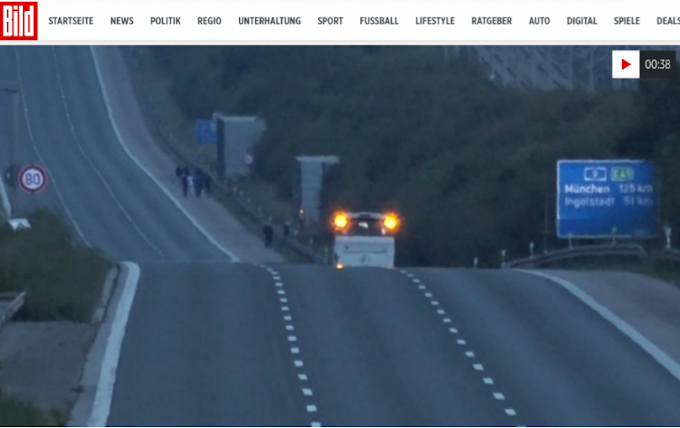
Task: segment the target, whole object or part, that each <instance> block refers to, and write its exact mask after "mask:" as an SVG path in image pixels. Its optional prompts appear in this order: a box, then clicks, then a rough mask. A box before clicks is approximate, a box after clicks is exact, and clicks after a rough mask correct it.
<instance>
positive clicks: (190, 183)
mask: <svg viewBox="0 0 680 428" xmlns="http://www.w3.org/2000/svg"><path fill="white" fill-rule="evenodd" d="M175 176H176V177H177V180H178V181H179V183H180V185H181V186H182V193H183V194H184V196H188V195H189V193H191V194H193V195H195V196H196V197H199V198H200V197H201V193H202V192H203V190H204V189H205V192H206V193H207V194H210V184H211V177H210V174H206V173H205V172H204V171H202V170H201V169H200V168H193V169H190V168H189V167H188V166H185V167H181V166H177V168H176V169H175ZM262 232H263V234H264V245H265V247H266V248H272V246H273V243H274V226H273V225H272V219H271V217H270V218H269V219H268V221H267V222H266V223H265V224H264V226H263V228H262ZM290 232H291V230H290V223H289V222H286V223H285V224H284V226H283V238H284V239H287V238H288V237H289V236H290Z"/></svg>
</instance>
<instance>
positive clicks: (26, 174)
mask: <svg viewBox="0 0 680 428" xmlns="http://www.w3.org/2000/svg"><path fill="white" fill-rule="evenodd" d="M19 185H20V186H21V188H22V189H24V190H25V191H26V192H28V193H38V192H40V191H41V190H43V189H44V188H45V186H46V185H47V173H46V172H45V170H44V169H43V168H42V167H40V166H37V165H29V166H26V167H24V168H23V169H22V170H21V172H19Z"/></svg>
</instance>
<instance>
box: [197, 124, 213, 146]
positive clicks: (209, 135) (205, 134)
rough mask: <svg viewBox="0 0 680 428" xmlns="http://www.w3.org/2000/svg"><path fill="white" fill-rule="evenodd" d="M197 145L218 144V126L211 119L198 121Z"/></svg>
mask: <svg viewBox="0 0 680 428" xmlns="http://www.w3.org/2000/svg"><path fill="white" fill-rule="evenodd" d="M196 144H217V124H216V123H215V121H213V120H210V119H198V120H197V121H196Z"/></svg>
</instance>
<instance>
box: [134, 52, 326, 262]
mask: <svg viewBox="0 0 680 428" xmlns="http://www.w3.org/2000/svg"><path fill="white" fill-rule="evenodd" d="M123 49H126V50H127V55H125V56H126V57H128V58H130V57H132V58H134V57H135V55H134V52H133V49H134V47H123ZM132 65H134V64H132ZM131 81H132V84H133V86H134V88H135V92H136V93H137V94H141V95H142V97H141V98H142V99H138V101H139V102H140V103H141V104H142V107H143V109H142V110H143V111H144V112H145V113H146V116H147V118H148V119H150V120H149V121H150V123H151V125H152V126H153V127H154V128H156V132H155V133H154V134H155V135H157V136H158V137H160V138H159V139H160V140H161V141H162V143H163V144H164V146H165V147H166V148H167V149H168V150H169V151H170V153H171V154H172V156H173V157H174V158H175V159H176V160H178V161H181V163H183V164H186V165H188V166H190V167H192V168H200V169H201V170H203V171H206V173H207V174H209V175H210V177H211V178H212V182H213V184H214V186H215V187H217V188H218V189H219V190H220V191H222V192H223V193H224V194H225V195H227V196H229V197H230V198H231V199H232V200H233V201H234V202H235V203H236V204H237V205H238V206H239V207H240V208H241V210H242V212H243V213H245V214H246V215H247V216H248V217H249V218H250V220H251V221H253V222H255V223H257V224H259V225H261V226H264V224H265V223H266V216H265V215H263V214H262V213H261V212H259V211H257V210H255V209H254V208H253V207H252V205H250V204H249V203H248V202H247V201H248V199H246V198H245V197H243V195H242V194H241V193H239V192H237V191H236V189H235V188H233V187H232V188H231V189H230V186H229V184H228V182H226V181H221V180H219V179H218V177H217V175H216V174H215V173H214V171H212V170H211V168H210V166H209V165H201V164H199V163H198V162H197V161H196V160H195V159H192V158H191V156H190V155H189V154H187V153H184V152H183V151H182V150H181V149H180V147H182V146H181V144H180V143H179V142H178V141H177V138H176V137H175V136H174V134H173V133H172V132H170V131H169V130H168V129H167V128H166V127H165V126H164V125H163V123H162V122H161V121H160V119H159V117H158V110H157V109H156V108H155V106H154V105H153V101H152V100H151V97H150V95H149V92H148V89H147V88H146V87H140V85H139V82H138V81H137V79H134V78H133V79H131ZM273 228H274V236H275V237H276V238H277V239H278V240H279V242H281V243H282V244H283V245H285V246H286V247H288V248H289V249H291V250H293V251H294V252H295V253H297V254H299V255H300V256H302V257H304V258H306V259H308V260H310V261H311V262H313V263H318V264H327V263H328V262H327V257H325V256H324V255H323V254H320V253H319V252H317V251H315V250H314V249H313V248H312V247H310V246H308V245H304V244H302V243H300V242H297V241H296V239H294V238H290V237H284V235H283V226H281V225H273Z"/></svg>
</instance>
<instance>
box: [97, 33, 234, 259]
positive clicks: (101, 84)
mask: <svg viewBox="0 0 680 428" xmlns="http://www.w3.org/2000/svg"><path fill="white" fill-rule="evenodd" d="M95 49H96V46H90V53H91V54H92V59H93V61H94V68H95V71H96V73H97V80H98V81H99V87H100V89H101V91H102V95H103V97H104V104H106V112H107V114H108V116H109V121H110V122H111V125H112V126H113V130H114V132H115V134H116V138H117V139H118V142H119V143H120V145H121V147H123V150H124V151H125V153H127V155H128V157H129V158H130V159H131V160H132V161H133V162H134V163H135V164H136V165H137V167H138V168H139V169H141V170H142V171H143V172H144V173H145V174H146V175H147V176H148V177H149V178H150V179H151V181H153V182H154V183H156V186H158V188H159V189H161V191H162V192H163V193H165V196H167V197H168V198H170V200H171V201H172V202H173V203H174V204H175V206H176V207H177V209H179V210H180V211H181V212H182V213H183V214H184V215H185V216H186V218H187V219H188V220H189V222H191V224H193V225H194V227H195V228H196V229H198V231H199V232H201V233H202V234H203V236H205V238H206V239H207V240H208V241H210V243H211V244H213V245H214V246H215V247H216V248H217V249H218V250H220V251H222V252H223V253H224V254H226V255H227V257H229V258H230V259H231V260H232V261H233V262H238V261H239V259H238V257H236V255H235V254H234V253H232V252H231V251H229V250H228V249H226V248H224V247H223V246H222V245H220V244H219V243H218V242H217V241H215V239H214V238H213V237H212V236H210V234H209V233H208V232H207V231H206V230H205V229H203V227H202V226H201V225H200V224H199V223H198V221H197V220H196V219H195V218H194V217H193V216H192V215H191V214H189V212H188V211H187V210H185V209H184V207H183V206H182V204H180V202H179V201H178V200H177V199H175V197H174V196H172V194H171V193H170V192H169V191H168V190H167V189H166V188H165V186H163V185H162V184H161V183H160V182H159V181H158V180H157V179H156V177H154V175H153V174H152V173H151V172H150V171H149V170H148V169H146V167H144V165H142V163H141V162H140V161H139V160H138V159H137V158H136V157H135V156H134V155H133V154H132V152H130V150H129V149H128V147H127V145H126V144H125V141H124V140H123V136H122V135H121V133H120V130H119V129H118V124H117V123H116V119H115V118H114V117H113V111H112V110H111V104H110V102H109V96H108V93H107V91H106V86H105V85H104V79H103V78H102V74H101V69H100V67H99V60H98V59H97V53H96V52H95Z"/></svg>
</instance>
